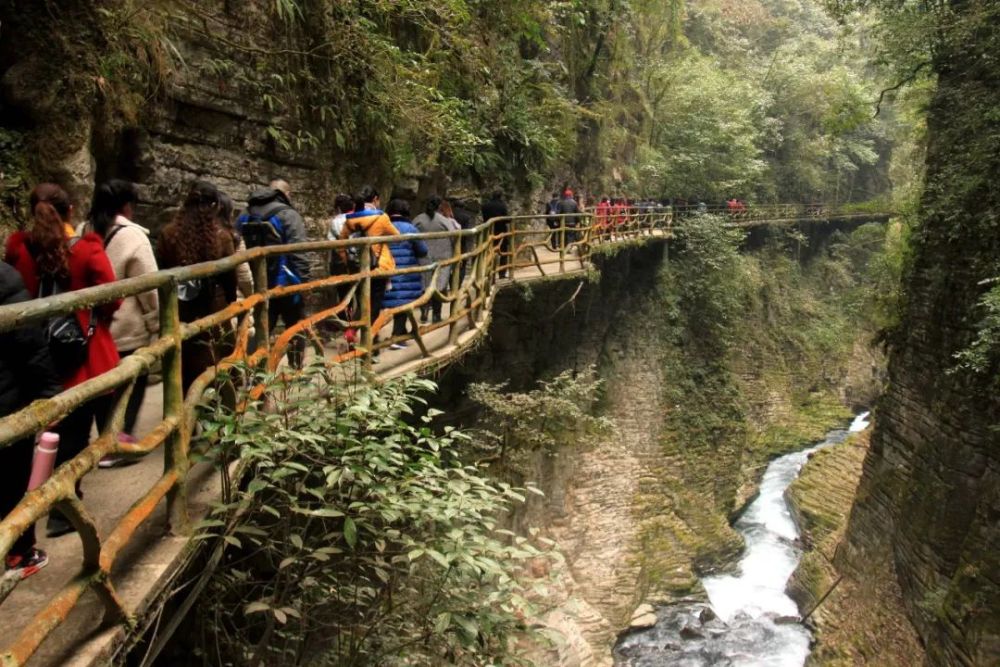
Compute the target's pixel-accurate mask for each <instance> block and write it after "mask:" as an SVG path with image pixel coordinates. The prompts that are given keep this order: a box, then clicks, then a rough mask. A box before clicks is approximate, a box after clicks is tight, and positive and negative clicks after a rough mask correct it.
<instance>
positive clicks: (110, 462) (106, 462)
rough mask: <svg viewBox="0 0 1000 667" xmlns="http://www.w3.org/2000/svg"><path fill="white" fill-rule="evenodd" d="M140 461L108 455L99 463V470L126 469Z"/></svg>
mask: <svg viewBox="0 0 1000 667" xmlns="http://www.w3.org/2000/svg"><path fill="white" fill-rule="evenodd" d="M138 462H139V460H138V459H133V458H129V457H127V456H118V455H117V454H108V455H107V456H105V457H103V458H101V460H100V461H98V462H97V467H98V468H105V469H107V468H124V467H125V466H131V465H135V464H136V463H138Z"/></svg>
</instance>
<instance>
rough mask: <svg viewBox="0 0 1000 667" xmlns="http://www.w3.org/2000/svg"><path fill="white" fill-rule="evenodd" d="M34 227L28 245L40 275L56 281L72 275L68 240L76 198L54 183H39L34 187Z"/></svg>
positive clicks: (32, 201)
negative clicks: (67, 231)
mask: <svg viewBox="0 0 1000 667" xmlns="http://www.w3.org/2000/svg"><path fill="white" fill-rule="evenodd" d="M29 203H30V205H31V221H32V223H31V228H30V229H29V230H28V247H29V248H30V250H31V253H32V255H33V256H34V258H35V266H36V267H37V270H38V273H39V275H40V276H46V277H51V278H52V279H54V280H55V281H56V282H65V281H66V280H68V279H69V242H68V240H67V238H66V225H67V224H68V223H69V219H70V213H71V212H72V210H73V202H72V201H71V200H70V198H69V194H67V192H66V191H65V190H63V189H62V188H61V187H59V186H58V185H56V184H55V183H39V184H38V185H37V186H35V189H34V190H32V191H31V198H30V199H29Z"/></svg>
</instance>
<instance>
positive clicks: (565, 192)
mask: <svg viewBox="0 0 1000 667" xmlns="http://www.w3.org/2000/svg"><path fill="white" fill-rule="evenodd" d="M572 196H573V191H572V190H571V189H570V188H566V189H565V190H563V197H572Z"/></svg>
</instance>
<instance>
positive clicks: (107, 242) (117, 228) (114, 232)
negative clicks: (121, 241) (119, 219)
mask: <svg viewBox="0 0 1000 667" xmlns="http://www.w3.org/2000/svg"><path fill="white" fill-rule="evenodd" d="M123 229H125V225H115V226H114V227H112V228H111V230H110V231H109V232H108V235H107V236H105V237H104V249H105V250H107V249H108V246H109V245H111V240H112V239H114V238H115V236H117V235H118V232H120V231H121V230H123Z"/></svg>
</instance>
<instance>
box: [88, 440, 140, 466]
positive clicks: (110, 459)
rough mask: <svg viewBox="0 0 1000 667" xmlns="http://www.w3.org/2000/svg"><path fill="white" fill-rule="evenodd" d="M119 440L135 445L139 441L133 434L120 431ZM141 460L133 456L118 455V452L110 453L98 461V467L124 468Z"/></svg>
mask: <svg viewBox="0 0 1000 667" xmlns="http://www.w3.org/2000/svg"><path fill="white" fill-rule="evenodd" d="M118 442H124V443H127V444H130V445H134V444H135V443H137V442H138V440H136V439H135V438H134V437H133V436H131V435H129V434H128V433H119V434H118ZM138 462H139V460H138V459H135V458H131V457H128V456H118V455H117V454H108V455H107V456H105V457H104V458H102V459H101V460H100V461H98V463H97V467H98V468H124V467H125V466H130V465H134V464H136V463H138Z"/></svg>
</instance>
